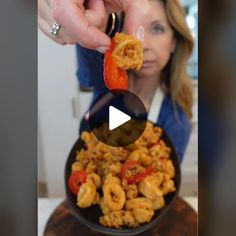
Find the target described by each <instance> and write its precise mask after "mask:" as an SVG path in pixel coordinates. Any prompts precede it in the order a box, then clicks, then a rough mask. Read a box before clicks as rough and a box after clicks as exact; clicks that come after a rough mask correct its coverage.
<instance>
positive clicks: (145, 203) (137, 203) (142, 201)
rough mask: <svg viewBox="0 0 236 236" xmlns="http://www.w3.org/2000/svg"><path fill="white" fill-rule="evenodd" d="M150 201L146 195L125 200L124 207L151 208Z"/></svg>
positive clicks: (130, 208) (132, 208)
mask: <svg viewBox="0 0 236 236" xmlns="http://www.w3.org/2000/svg"><path fill="white" fill-rule="evenodd" d="M152 207H153V205H152V201H151V200H150V199H148V198H146V197H138V198H134V199H130V200H127V201H126V204H125V209H127V210H134V209H136V208H143V209H152Z"/></svg>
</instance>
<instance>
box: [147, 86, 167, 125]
mask: <svg viewBox="0 0 236 236" xmlns="http://www.w3.org/2000/svg"><path fill="white" fill-rule="evenodd" d="M163 99H164V93H163V92H162V90H161V88H160V86H159V87H158V88H157V89H156V92H155V94H154V97H153V99H152V104H151V107H150V111H149V113H148V120H150V121H152V122H153V123H156V122H157V120H158V117H159V114H160V111H161V105H162V102H163Z"/></svg>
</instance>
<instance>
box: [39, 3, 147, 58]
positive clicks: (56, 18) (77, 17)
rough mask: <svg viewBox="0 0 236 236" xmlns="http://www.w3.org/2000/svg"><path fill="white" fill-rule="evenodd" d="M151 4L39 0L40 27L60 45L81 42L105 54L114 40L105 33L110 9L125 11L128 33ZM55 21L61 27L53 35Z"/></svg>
mask: <svg viewBox="0 0 236 236" xmlns="http://www.w3.org/2000/svg"><path fill="white" fill-rule="evenodd" d="M50 1H51V2H50ZM148 7H150V6H149V3H148V0H135V1H134V0H87V1H84V0H39V1H38V11H39V13H38V16H39V20H38V21H39V28H40V29H41V30H42V32H43V33H44V34H45V35H47V36H48V37H49V38H51V39H52V40H53V41H55V42H57V43H59V44H62V45H65V44H76V43H78V44H80V45H81V46H83V47H86V48H90V49H96V50H98V51H100V52H103V53H104V52H105V51H106V49H107V48H108V47H109V46H110V43H111V41H110V38H109V37H108V36H107V35H106V34H105V33H104V32H103V30H104V27H105V26H106V22H107V14H108V12H120V11H124V12H125V13H126V19H125V28H126V32H127V33H128V34H135V32H136V30H137V28H138V26H139V25H141V23H142V21H143V19H144V18H145V17H147V16H146V12H147V9H148ZM55 22H57V23H58V24H59V25H61V28H60V30H59V31H58V35H55V36H53V35H51V33H50V30H51V28H52V25H53V23H55ZM102 29H103V30H102Z"/></svg>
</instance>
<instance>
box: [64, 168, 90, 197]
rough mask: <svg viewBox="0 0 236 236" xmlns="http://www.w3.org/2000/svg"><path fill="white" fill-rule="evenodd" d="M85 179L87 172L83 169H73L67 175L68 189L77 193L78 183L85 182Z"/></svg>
mask: <svg viewBox="0 0 236 236" xmlns="http://www.w3.org/2000/svg"><path fill="white" fill-rule="evenodd" d="M86 179H87V173H86V172H85V171H75V172H73V173H72V174H71V176H70V177H69V181H68V185H69V189H70V191H71V192H72V193H73V194H75V195H77V194H78V192H79V187H80V184H82V183H85V182H86Z"/></svg>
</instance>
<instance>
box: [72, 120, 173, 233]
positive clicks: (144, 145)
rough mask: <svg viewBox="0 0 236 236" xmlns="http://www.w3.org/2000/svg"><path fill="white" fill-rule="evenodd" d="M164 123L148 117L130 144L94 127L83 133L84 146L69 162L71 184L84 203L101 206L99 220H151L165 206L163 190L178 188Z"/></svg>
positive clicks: (115, 223) (127, 223)
mask: <svg viewBox="0 0 236 236" xmlns="http://www.w3.org/2000/svg"><path fill="white" fill-rule="evenodd" d="M161 134H162V129H161V128H159V127H155V126H154V125H153V124H152V123H151V122H147V126H146V129H145V131H144V133H143V134H142V136H140V137H139V139H137V140H136V141H135V142H134V143H132V144H130V145H129V146H126V147H111V146H108V145H106V144H104V143H102V142H100V141H99V140H98V139H97V138H96V137H95V136H94V135H93V133H90V132H87V131H84V132H83V133H82V135H81V138H82V140H83V141H84V142H85V148H84V149H81V150H80V151H78V152H77V154H76V156H75V161H74V163H73V164H72V166H71V175H70V177H69V181H68V184H69V189H70V191H71V192H72V193H73V194H75V195H76V196H77V203H76V204H77V206H78V207H80V208H87V207H91V206H92V205H94V204H97V205H99V206H100V208H101V211H102V214H103V215H102V216H101V217H100V218H99V219H98V220H99V222H100V223H101V224H102V225H104V226H106V227H112V228H122V227H137V226H139V225H141V224H144V223H147V222H150V221H151V220H152V217H153V215H154V213H155V211H158V210H160V209H161V208H162V207H164V206H165V195H167V194H168V193H170V192H174V191H176V188H175V185H174V181H173V177H174V176H175V169H174V166H173V163H172V161H171V160H170V159H169V157H170V151H171V150H170V148H169V147H167V146H166V144H165V143H164V141H163V140H161V138H160V137H161Z"/></svg>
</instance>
